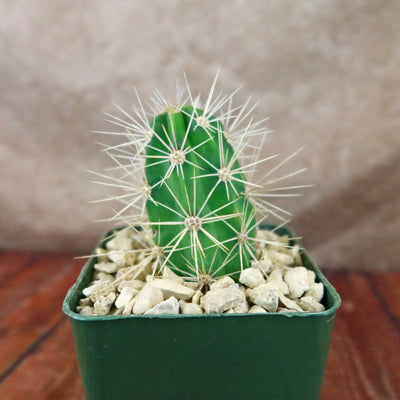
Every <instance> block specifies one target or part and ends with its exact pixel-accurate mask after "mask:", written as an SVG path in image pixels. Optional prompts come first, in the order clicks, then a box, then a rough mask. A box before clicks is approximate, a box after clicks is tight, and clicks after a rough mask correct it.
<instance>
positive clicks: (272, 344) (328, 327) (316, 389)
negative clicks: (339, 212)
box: [63, 228, 340, 400]
mask: <svg viewBox="0 0 400 400" xmlns="http://www.w3.org/2000/svg"><path fill="white" fill-rule="evenodd" d="M278 233H279V234H290V233H291V232H290V231H288V230H287V229H286V228H281V229H280V230H279V231H278ZM100 244H104V239H103V240H102V241H101V242H100ZM302 258H303V263H304V265H305V266H306V267H307V268H308V269H310V270H313V271H314V272H315V273H316V275H317V280H318V281H320V282H322V283H323V284H324V286H325V295H324V299H323V303H324V305H325V307H326V310H325V311H324V312H320V313H298V312H293V313H279V314H278V313H271V314H239V315H238V314H236V315H235V314H221V315H193V316H191V315H177V316H175V315H174V316H134V315H130V316H111V315H110V316H82V315H80V314H77V313H76V312H75V309H76V306H77V305H78V303H79V299H80V298H81V293H82V290H83V289H84V288H85V287H86V286H87V285H88V284H89V283H90V281H91V280H92V273H93V266H94V264H95V257H92V258H91V259H90V260H89V261H88V262H87V263H86V265H85V266H84V267H83V270H82V272H81V274H80V275H79V277H78V279H77V282H76V283H75V284H74V285H73V286H72V288H71V289H70V290H69V292H68V294H67V296H66V298H65V300H64V304H63V311H64V313H65V314H66V315H67V316H68V317H69V318H70V321H71V325H72V332H73V336H74V340H75V347H76V352H77V357H78V362H79V367H80V372H81V376H82V382H83V387H84V391H85V394H86V399H87V400H109V399H118V400H124V399H127V400H128V399H129V400H132V399H144V400H151V399H157V400H159V399H174V400H195V399H202V400H204V399H207V400H212V399H218V400H222V399H230V400H232V399H241V400H246V399H252V400H257V399H274V400H291V399H293V400H313V399H318V398H319V393H320V388H321V383H322V378H323V373H324V368H325V363H326V358H327V354H328V348H329V342H330V336H331V331H332V327H333V321H334V318H335V312H336V310H337V308H338V307H339V305H340V297H339V295H338V293H337V292H336V290H335V289H334V288H333V286H332V285H331V284H330V283H329V282H328V281H327V279H326V278H325V277H324V275H323V274H322V273H321V271H320V270H319V268H318V267H317V266H316V265H315V264H314V263H313V262H312V261H311V260H310V258H309V256H308V255H307V254H306V253H305V252H303V254H302Z"/></svg>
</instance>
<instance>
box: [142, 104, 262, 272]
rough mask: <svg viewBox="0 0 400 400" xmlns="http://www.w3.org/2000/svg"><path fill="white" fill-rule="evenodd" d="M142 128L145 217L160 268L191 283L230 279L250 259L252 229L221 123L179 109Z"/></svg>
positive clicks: (250, 209) (190, 109) (243, 184)
mask: <svg viewBox="0 0 400 400" xmlns="http://www.w3.org/2000/svg"><path fill="white" fill-rule="evenodd" d="M150 127H151V133H150V134H149V135H148V136H147V138H148V141H147V144H146V146H145V178H146V184H145V187H146V188H151V189H150V190H149V193H148V196H147V200H146V210H147V214H148V218H149V221H150V223H151V227H152V229H153V230H154V231H155V232H156V236H155V239H154V241H155V243H157V244H158V245H159V246H161V247H162V248H163V249H164V255H165V263H166V265H169V266H170V267H171V268H173V270H174V271H175V272H177V273H180V274H181V275H183V276H194V275H195V276H197V277H198V278H199V279H204V277H205V276H207V275H209V276H210V277H211V276H212V277H214V278H215V277H218V276H223V275H231V276H232V277H234V278H237V277H238V274H239V273H240V271H241V269H243V268H247V267H248V266H249V263H250V260H251V258H252V257H254V256H252V255H253V254H254V242H253V241H250V240H249V239H250V238H254V237H255V235H256V221H255V217H254V214H255V213H254V210H253V206H252V205H251V203H250V201H249V200H248V199H247V197H246V195H245V193H246V180H245V177H244V175H243V172H242V171H243V170H242V168H241V167H240V165H239V161H238V159H237V158H238V154H237V152H235V151H234V149H233V147H232V146H231V145H230V144H229V142H228V140H227V139H226V135H225V133H224V127H223V124H222V122H221V120H220V119H217V118H216V117H214V116H212V115H205V114H204V111H203V110H200V109H197V108H195V107H193V106H191V105H187V106H183V107H181V108H180V109H179V110H178V109H171V110H170V111H168V112H165V113H163V114H160V115H157V116H156V117H155V118H154V119H153V120H152V121H151V122H150ZM166 158H168V161H169V162H165V159H166Z"/></svg>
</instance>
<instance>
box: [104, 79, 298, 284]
mask: <svg viewBox="0 0 400 400" xmlns="http://www.w3.org/2000/svg"><path fill="white" fill-rule="evenodd" d="M217 76H218V74H217ZM216 80H217V77H216V78H215V80H214V82H213V85H212V87H211V90H210V94H209V96H208V98H207V100H206V102H205V103H204V105H203V106H199V104H198V103H199V100H198V99H197V98H196V99H194V98H193V96H192V94H191V92H190V90H189V87H188V85H187V84H186V85H187V91H188V96H187V99H186V100H184V101H178V105H176V104H172V103H171V102H170V101H169V100H167V99H166V98H164V97H162V96H161V94H160V93H159V92H156V105H157V108H160V105H162V109H163V111H162V112H161V113H155V112H154V110H152V112H151V114H150V113H149V112H147V111H145V108H144V107H143V104H142V102H141V100H140V98H139V96H138V100H139V105H140V107H138V108H134V116H132V115H130V114H128V113H127V112H125V111H124V110H122V109H120V111H121V112H122V113H123V115H124V117H125V118H120V117H114V116H110V118H111V119H110V120H109V121H110V122H112V123H114V124H116V125H118V126H120V127H122V128H124V131H123V132H101V133H106V134H111V135H122V136H124V137H126V140H125V141H124V142H122V143H121V144H118V145H114V146H106V147H105V151H106V152H107V153H108V154H109V155H110V156H111V157H112V159H113V160H114V161H115V162H116V163H117V168H116V170H118V171H122V176H120V177H118V178H117V177H114V176H112V175H110V174H107V175H102V174H97V175H100V176H101V177H103V178H104V179H105V182H100V183H105V184H106V185H109V186H117V187H119V188H122V189H124V190H125V191H126V192H127V193H126V194H123V195H121V196H116V197H110V198H107V199H104V200H119V201H120V202H122V203H123V204H124V206H123V208H122V209H121V210H120V211H118V212H117V213H116V214H115V216H114V217H113V218H112V219H114V220H122V221H123V222H124V223H125V225H126V224H128V225H129V226H131V227H137V226H138V225H139V226H142V229H151V230H152V231H153V232H154V242H155V246H156V250H155V254H156V253H157V260H159V269H162V268H163V267H164V266H169V267H170V268H171V269H173V270H174V271H175V272H176V273H178V274H179V275H182V276H184V277H186V278H187V279H194V280H201V281H203V282H210V281H211V280H213V279H214V278H217V277H220V276H224V275H230V276H232V277H233V278H237V277H238V275H239V273H240V271H241V270H242V269H244V268H247V267H248V266H249V264H250V261H251V260H252V259H254V260H255V259H256V257H257V251H256V250H257V245H263V244H265V243H266V242H265V241H262V240H258V239H257V237H256V230H257V227H258V225H259V224H260V223H261V222H262V221H263V220H264V218H265V217H266V215H268V214H272V215H274V216H276V217H278V218H280V219H282V220H283V217H282V214H285V213H287V212H286V211H285V210H283V209H281V208H280V207H278V206H276V205H274V204H273V203H271V202H270V201H269V200H268V197H277V196H278V197H281V196H294V195H296V194H293V193H292V190H293V189H298V188H300V187H301V186H286V187H283V188H276V187H275V186H274V184H275V183H276V182H280V181H282V180H284V179H286V178H288V177H291V176H293V175H295V174H297V173H299V172H301V171H302V170H299V171H296V172H294V173H292V174H288V175H284V176H281V177H278V178H271V176H270V175H271V174H272V173H273V172H275V171H276V170H278V169H279V168H280V166H282V165H283V164H284V163H285V162H286V161H287V160H289V159H290V158H291V157H292V156H293V155H292V156H290V157H288V158H287V159H286V160H284V161H283V162H281V163H280V164H278V165H277V166H275V167H274V168H272V169H270V170H268V171H267V173H265V175H264V177H263V178H265V180H266V182H265V184H261V183H257V184H256V183H251V182H250V181H247V180H246V176H247V177H248V176H249V175H251V174H252V173H253V172H254V170H255V168H256V167H257V166H258V165H259V164H260V163H264V162H267V161H268V160H270V159H272V158H274V157H275V156H272V157H268V158H265V159H261V160H260V159H259V157H258V155H259V151H260V149H261V147H262V143H263V141H264V139H265V137H266V133H268V131H266V130H265V129H264V127H263V124H264V122H265V120H263V121H260V122H257V123H254V122H253V119H252V118H251V117H250V115H251V112H252V111H253V109H254V107H253V106H249V102H246V103H245V104H244V105H243V106H242V107H238V108H233V107H232V97H233V95H231V96H225V97H224V96H221V95H219V96H216V98H215V99H213V95H214V91H215V84H216ZM223 108H225V109H226V108H227V111H226V112H225V113H223V112H221V110H222V109H223ZM154 114H156V116H155V117H154ZM224 125H225V126H224ZM254 137H256V138H257V141H258V143H257V145H256V146H253V145H251V139H253V138H254ZM249 150H250V153H251V154H250V156H251V157H249V154H248V151H249ZM240 160H242V161H243V160H244V161H245V163H242V164H243V166H241V163H240ZM249 160H250V161H249ZM266 178H268V179H266ZM133 182H134V183H133ZM268 185H272V188H271V189H270V190H269V191H268V190H267V189H266V187H267V186H268ZM130 210H135V211H136V212H135V213H134V215H129V216H125V215H124V214H125V213H126V212H127V211H128V212H129V211H130ZM137 211H140V212H137ZM146 211H147V215H146Z"/></svg>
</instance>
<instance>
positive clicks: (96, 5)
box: [0, 0, 400, 270]
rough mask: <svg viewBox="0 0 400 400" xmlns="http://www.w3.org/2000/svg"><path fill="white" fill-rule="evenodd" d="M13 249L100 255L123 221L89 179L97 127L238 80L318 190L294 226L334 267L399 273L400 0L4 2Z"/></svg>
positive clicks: (297, 204) (5, 203)
mask: <svg viewBox="0 0 400 400" xmlns="http://www.w3.org/2000/svg"><path fill="white" fill-rule="evenodd" d="M1 7H2V9H1V61H0V62H1V110H0V112H1V133H0V134H1V142H0V196H1V197H0V247H1V248H4V249H10V248H12V249H30V250H50V251H63V252H73V253H74V254H76V255H80V254H82V253H88V252H89V251H90V249H91V247H92V246H93V245H94V243H95V242H96V238H97V237H98V235H99V234H100V233H101V232H102V231H104V230H105V229H107V228H108V227H109V225H107V224H106V223H97V224H95V223H93V221H94V220H97V219H100V218H106V217H109V216H110V210H109V205H107V204H104V205H91V204H89V201H91V200H94V199H98V198H102V197H104V196H105V195H106V194H107V193H106V191H105V188H104V187H101V186H98V185H94V184H91V183H90V180H91V179H92V177H91V176H90V175H89V174H88V173H87V172H86V170H97V171H100V170H102V169H103V168H104V167H105V166H106V165H108V163H109V161H108V159H107V158H106V156H105V155H104V154H102V153H101V152H100V151H99V147H98V146H97V145H96V144H95V141H96V140H99V138H98V137H96V136H95V135H93V134H91V133H89V132H90V131H92V130H110V128H111V127H110V125H108V124H107V123H106V122H105V121H104V115H103V114H102V113H103V111H105V112H111V113H115V108H114V107H113V102H117V103H118V104H119V105H121V106H122V107H125V108H128V107H129V106H130V104H131V103H132V102H133V101H134V92H133V85H136V87H137V88H138V90H139V92H140V93H141V94H142V97H143V98H146V97H147V96H148V95H149V94H151V93H152V90H153V89H154V88H155V87H158V88H161V89H163V90H164V91H166V92H167V93H174V87H175V82H176V79H177V78H180V77H181V76H182V70H185V71H186V73H187V75H188V78H189V80H190V82H191V87H192V89H193V91H194V92H204V93H207V91H208V89H209V87H210V83H211V81H212V79H213V77H214V75H215V73H216V71H217V69H218V68H219V67H221V76H220V80H219V88H220V89H221V90H223V91H224V92H227V93H229V92H231V91H233V90H234V89H236V88H237V87H238V86H242V87H243V88H242V89H241V91H240V92H239V93H238V94H237V96H236V97H237V102H238V103H240V102H244V101H245V100H246V99H247V98H248V97H249V96H250V95H251V96H253V98H254V99H255V100H260V105H259V107H258V109H257V111H256V116H257V117H258V118H262V117H264V116H269V117H270V120H269V121H268V127H269V128H270V129H272V130H274V131H275V132H276V134H274V135H272V136H271V138H270V140H269V141H268V142H267V143H266V145H265V146H264V148H263V153H264V154H265V155H268V154H273V153H280V154H282V155H289V154H290V153H291V152H293V151H294V150H296V149H297V148H299V147H301V146H303V145H305V146H306V147H305V149H304V150H303V151H302V152H301V153H300V154H299V155H298V156H297V157H296V159H295V161H294V162H293V163H292V164H291V167H294V168H301V167H307V168H308V172H307V173H306V174H304V175H303V176H302V177H301V178H299V183H313V184H315V185H316V187H315V188H313V189H308V190H307V191H306V192H305V194H304V196H303V197H301V198H297V199H295V200H294V201H292V202H291V203H290V204H289V203H287V204H286V202H283V203H281V204H283V205H284V206H289V208H290V210H291V211H292V212H293V213H294V215H295V217H294V218H293V220H292V222H291V225H292V226H293V227H294V228H295V230H296V231H297V233H298V234H299V235H301V236H303V238H304V239H303V243H304V244H305V246H306V247H307V248H308V249H309V251H310V252H311V254H312V255H313V256H314V258H315V259H316V260H317V261H318V262H319V264H320V265H321V266H322V267H323V268H348V269H357V268H359V269H379V270H382V269H400V263H399V261H398V254H399V250H400V240H399V237H400V217H399V215H400V24H399V21H400V3H399V2H398V1H394V0H380V1H376V0H375V1H373V0H353V1H347V0H336V1H333V0H329V1H328V0H319V1H287V0H283V1H282V0H279V1H278V0H272V1H263V0H252V1H239V0H237V1H233V0H225V1H216V0H215V1H210V0H203V1H192V0H186V1H185V0H175V1H174V0H168V1H166V0H149V1H125V0H113V1H102V0H92V1H78V0H68V1H66V0H57V1H52V0H48V1H47V0H36V1H32V0H30V1H25V0H13V1H11V0H9V1H8V0H3V1H2V2H1Z"/></svg>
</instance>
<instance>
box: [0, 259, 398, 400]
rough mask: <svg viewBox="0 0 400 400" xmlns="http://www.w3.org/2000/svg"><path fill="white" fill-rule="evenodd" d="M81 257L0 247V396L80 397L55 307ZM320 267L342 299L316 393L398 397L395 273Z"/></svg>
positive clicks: (354, 399) (327, 399) (348, 398)
mask: <svg viewBox="0 0 400 400" xmlns="http://www.w3.org/2000/svg"><path fill="white" fill-rule="evenodd" d="M82 265H83V261H82V260H74V259H73V258H72V256H70V255H48V254H32V253H17V252H3V253H0V304H1V309H0V314H1V322H0V324H1V327H0V373H1V378H0V399H2V400H17V399H18V400H19V399H24V400H26V399H29V400H45V399H49V400H50V399H51V400H58V399H59V400H61V399H68V400H83V399H84V394H83V389H82V385H81V381H80V377H79V372H78V366H77V361H76V357H75V352H74V345H73V339H72V334H71V329H70V326H69V321H68V320H67V318H66V317H65V316H64V315H63V313H62V311H61V304H62V301H63V299H64V297H65V294H66V292H67V290H68V288H69V287H70V286H71V285H72V284H73V283H74V281H75V279H76V277H77V276H78V273H79V270H80V268H81V267H82ZM326 275H327V277H328V279H329V280H330V281H331V282H332V284H333V285H334V286H335V287H336V289H337V291H338V292H339V293H340V295H341V297H342V301H343V303H342V307H341V308H340V309H339V311H338V313H337V316H336V320H335V328H334V332H333V335H332V341H331V348H330V351H329V356H328V362H327V367H326V372H325V378H324V383H323V387H322V392H321V399H322V400H369V399H371V400H389V399H390V400H395V399H396V400H397V399H400V350H399V349H400V274H395V273H379V274H373V273H362V272H326ZM105 400H108V399H105ZM144 400H146V399H144Z"/></svg>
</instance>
